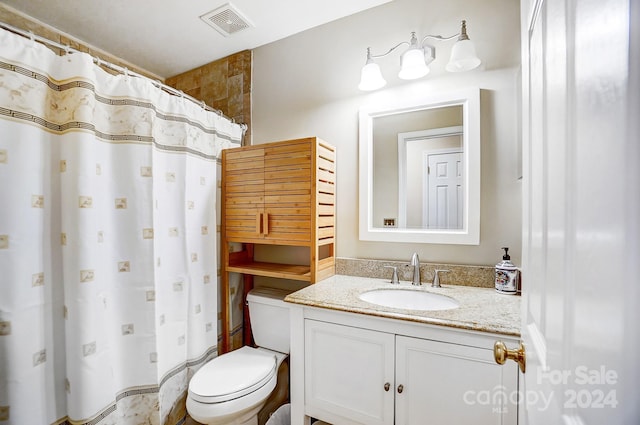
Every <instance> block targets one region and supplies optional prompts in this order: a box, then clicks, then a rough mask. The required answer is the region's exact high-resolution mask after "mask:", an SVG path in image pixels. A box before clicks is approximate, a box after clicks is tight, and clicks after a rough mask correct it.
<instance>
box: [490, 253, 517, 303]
mask: <svg viewBox="0 0 640 425" xmlns="http://www.w3.org/2000/svg"><path fill="white" fill-rule="evenodd" d="M502 249H504V255H503V256H502V261H501V262H499V263H498V264H496V282H495V284H496V291H498V292H500V293H502V294H517V293H518V268H517V267H516V266H514V265H513V263H512V262H511V257H510V256H509V248H507V247H502Z"/></svg>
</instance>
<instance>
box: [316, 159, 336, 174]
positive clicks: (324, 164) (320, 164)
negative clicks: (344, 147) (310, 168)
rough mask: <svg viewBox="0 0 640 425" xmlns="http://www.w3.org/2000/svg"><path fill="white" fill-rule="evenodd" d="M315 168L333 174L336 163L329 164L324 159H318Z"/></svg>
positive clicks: (329, 162)
mask: <svg viewBox="0 0 640 425" xmlns="http://www.w3.org/2000/svg"><path fill="white" fill-rule="evenodd" d="M317 166H318V168H319V169H321V170H327V171H331V172H335V170H336V163H335V162H331V161H327V160H326V159H324V158H319V159H318V162H317Z"/></svg>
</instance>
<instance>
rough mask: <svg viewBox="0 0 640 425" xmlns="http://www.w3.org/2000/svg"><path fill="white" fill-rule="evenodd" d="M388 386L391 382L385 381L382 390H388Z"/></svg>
mask: <svg viewBox="0 0 640 425" xmlns="http://www.w3.org/2000/svg"><path fill="white" fill-rule="evenodd" d="M389 388H391V384H390V383H388V382H385V384H384V390H385V391H389Z"/></svg>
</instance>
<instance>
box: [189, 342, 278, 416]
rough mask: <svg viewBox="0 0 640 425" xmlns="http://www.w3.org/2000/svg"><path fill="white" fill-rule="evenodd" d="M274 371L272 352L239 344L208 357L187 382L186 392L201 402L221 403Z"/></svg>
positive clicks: (240, 394) (263, 381) (260, 384)
mask: <svg viewBox="0 0 640 425" xmlns="http://www.w3.org/2000/svg"><path fill="white" fill-rule="evenodd" d="M276 372H277V358H276V356H275V354H273V353H270V352H267V351H265V350H259V349H256V348H252V347H247V346H245V347H242V348H240V349H238V350H235V351H232V352H230V353H226V354H223V355H222V356H220V357H216V358H215V359H213V360H211V361H210V362H208V363H207V364H205V365H204V366H202V368H200V370H198V371H197V372H196V373H195V375H194V376H193V378H191V381H190V382H189V396H190V397H191V398H192V399H193V400H195V401H198V402H200V403H207V404H214V403H222V402H225V401H229V400H234V399H236V398H240V397H243V396H245V395H247V394H250V393H252V392H254V391H256V390H258V389H259V388H261V387H263V386H264V385H265V384H266V383H267V382H269V381H270V380H271V379H272V378H273V377H274V375H275V374H276Z"/></svg>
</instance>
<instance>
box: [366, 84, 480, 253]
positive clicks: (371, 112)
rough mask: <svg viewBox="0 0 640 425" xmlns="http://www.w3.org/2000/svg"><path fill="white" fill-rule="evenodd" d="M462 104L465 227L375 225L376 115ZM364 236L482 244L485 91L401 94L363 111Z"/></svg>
mask: <svg viewBox="0 0 640 425" xmlns="http://www.w3.org/2000/svg"><path fill="white" fill-rule="evenodd" d="M454 105H462V117H463V118H462V125H463V128H464V134H463V142H462V144H463V146H462V147H463V158H464V164H465V171H466V172H465V176H464V188H465V191H464V205H465V210H464V213H463V214H464V219H463V222H464V226H463V228H462V229H452V230H443V229H402V228H385V227H374V226H373V208H372V205H373V119H374V118H376V117H382V116H387V115H395V114H401V113H404V112H413V111H419V110H424V109H433V108H440V107H446V106H454ZM359 127H360V129H359V144H360V146H359V149H360V163H359V165H360V169H359V188H360V199H359V202H360V203H359V209H360V220H359V230H360V240H363V241H380V242H408V243H433V244H458V245H479V244H480V90H479V89H478V88H471V89H464V90H459V91H453V92H443V93H432V94H429V95H411V96H402V97H401V98H399V99H395V100H394V101H392V102H389V101H388V99H387V101H385V102H384V103H383V104H380V105H367V106H363V107H362V108H360V112H359Z"/></svg>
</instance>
